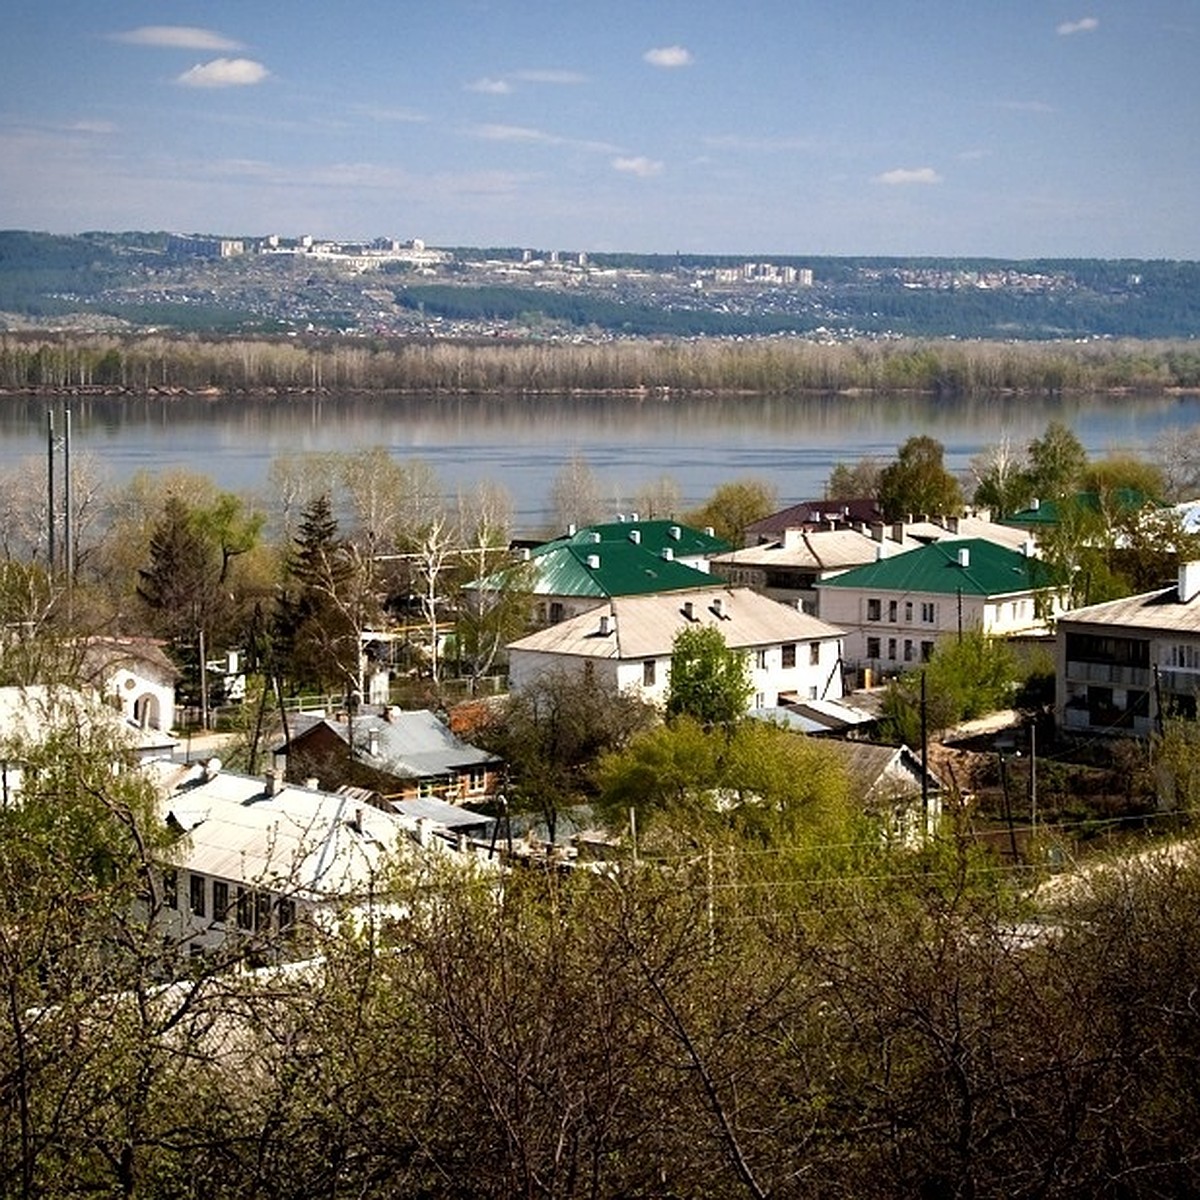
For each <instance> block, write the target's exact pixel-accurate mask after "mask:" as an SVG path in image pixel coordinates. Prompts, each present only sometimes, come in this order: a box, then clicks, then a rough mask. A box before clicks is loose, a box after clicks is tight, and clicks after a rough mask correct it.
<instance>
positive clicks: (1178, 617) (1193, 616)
mask: <svg viewBox="0 0 1200 1200" xmlns="http://www.w3.org/2000/svg"><path fill="white" fill-rule="evenodd" d="M1058 620H1059V623H1060V624H1061V623H1062V622H1064V621H1066V622H1070V623H1071V624H1073V625H1104V626H1109V625H1118V626H1120V627H1121V628H1122V629H1126V630H1130V629H1140V630H1142V631H1144V632H1162V633H1191V634H1200V595H1197V596H1194V597H1193V598H1192V599H1191V600H1188V601H1181V600H1180V599H1179V588H1178V586H1177V585H1176V584H1172V585H1171V586H1170V587H1167V588H1160V589H1159V590H1158V591H1156V592H1143V593H1142V594H1141V595H1138V596H1126V597H1124V598H1123V599H1121V600H1106V601H1104V602H1103V603H1100V604H1089V605H1088V606H1087V607H1086V608H1075V609H1072V610H1071V611H1070V612H1065V613H1063V614H1061V616H1060V617H1059V618H1058Z"/></svg>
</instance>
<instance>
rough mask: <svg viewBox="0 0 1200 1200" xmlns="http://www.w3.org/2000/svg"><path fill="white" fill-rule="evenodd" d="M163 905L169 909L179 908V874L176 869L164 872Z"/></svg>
mask: <svg viewBox="0 0 1200 1200" xmlns="http://www.w3.org/2000/svg"><path fill="white" fill-rule="evenodd" d="M162 881H163V903H164V904H165V905H166V906H167V907H168V908H178V907H179V872H178V871H176V870H175V869H174V868H171V869H170V870H168V871H164V872H163V877H162Z"/></svg>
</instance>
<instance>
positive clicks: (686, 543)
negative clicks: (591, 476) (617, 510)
mask: <svg viewBox="0 0 1200 1200" xmlns="http://www.w3.org/2000/svg"><path fill="white" fill-rule="evenodd" d="M563 542H568V543H571V544H573V545H579V546H589V545H592V546H594V545H597V544H599V545H602V546H603V545H608V544H611V543H614V542H616V543H620V542H629V543H630V544H631V545H634V544H636V545H640V546H641V547H642V549H643V550H648V551H649V552H650V553H651V554H661V553H662V552H663V551H664V550H670V551H671V552H672V554H673V555H674V556H675V557H676V558H710V557H711V556H712V555H714V554H720V553H722V552H723V551H725V550H729V549H730V548H731V547H730V545H729V543H728V542H726V541H723V540H722V539H721V538H719V537H714V536H713V534H711V533H709V532H707V531H705V530H700V529H694V528H692V526H690V525H683V524H681V523H680V522H679V521H668V520H649V521H643V520H639V519H637V518H636V517H630V518H629V520H621V521H605V522H601V523H600V524H598V525H585V526H584V527H583V528H582V529H577V530H575V531H574V532H573V533H568V534H564V535H563V536H562V537H559V538H554V539H553V540H552V541H549V542H545V543H543V545H542V546H541V547H539V548H538V549H539V550H542V549H547V548H549V547H551V546H557V545H559V544H561V543H563Z"/></svg>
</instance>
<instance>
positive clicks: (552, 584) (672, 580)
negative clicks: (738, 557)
mask: <svg viewBox="0 0 1200 1200" xmlns="http://www.w3.org/2000/svg"><path fill="white" fill-rule="evenodd" d="M530 565H531V566H532V567H533V570H534V575H535V578H534V582H533V586H532V588H531V589H530V590H531V591H532V592H533V593H534V595H539V596H594V597H595V598H596V599H597V600H604V599H606V598H608V597H609V596H641V595H645V594H646V593H647V592H669V591H678V590H679V589H681V588H694V587H697V586H699V585H700V584H702V583H704V582H705V581H706V580H711V578H712V577H711V576H710V575H708V574H706V573H705V572H704V571H700V570H697V569H696V568H695V567H690V566H688V565H687V564H686V563H682V562H679V561H678V560H677V559H675V558H673V557H672V558H664V557H663V556H662V554H661V553H654V552H653V551H650V550H647V549H646V548H645V547H644V546H640V545H635V544H634V543H633V542H597V543H584V542H576V541H569V542H551V543H549V544H547V545H546V546H542V547H539V548H538V549H537V550H535V551H534V552H533V555H532V557H531V562H530ZM486 582H487V581H485V583H486Z"/></svg>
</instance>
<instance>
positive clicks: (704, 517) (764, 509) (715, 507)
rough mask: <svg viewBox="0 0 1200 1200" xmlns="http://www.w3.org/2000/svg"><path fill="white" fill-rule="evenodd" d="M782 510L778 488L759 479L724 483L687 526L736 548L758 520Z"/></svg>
mask: <svg viewBox="0 0 1200 1200" xmlns="http://www.w3.org/2000/svg"><path fill="white" fill-rule="evenodd" d="M776 508H778V503H777V501H776V498H775V489H774V488H773V487H771V486H770V484H766V483H763V482H762V481H761V480H758V479H740V480H734V481H733V482H731V483H723V484H721V486H720V487H718V488H717V490H716V491H715V492H713V494H712V495H711V496H710V497H709V498H708V500H706V501H705V503H704V504H702V505H701V506H700V507H699V508H698V509H696V510H695V512H693V513H690V514H689V515H688V517H687V518H686V519H687V523H688V524H689V525H693V526H695V527H696V528H698V529H708V528H711V529H712V531H713V533H714V534H715V535H716V536H717V537H719V538H722V539H723V540H724V541H727V542H729V543H730V544H731V545H733V546H741V545H743V544H744V543H745V540H746V529H747V527H748V526H750V525H753V524H754V522H755V521H761V520H762V519H763V518H764V517H769V516H770V515H771V514H772V513H773V512H774V511H775V510H776Z"/></svg>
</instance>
